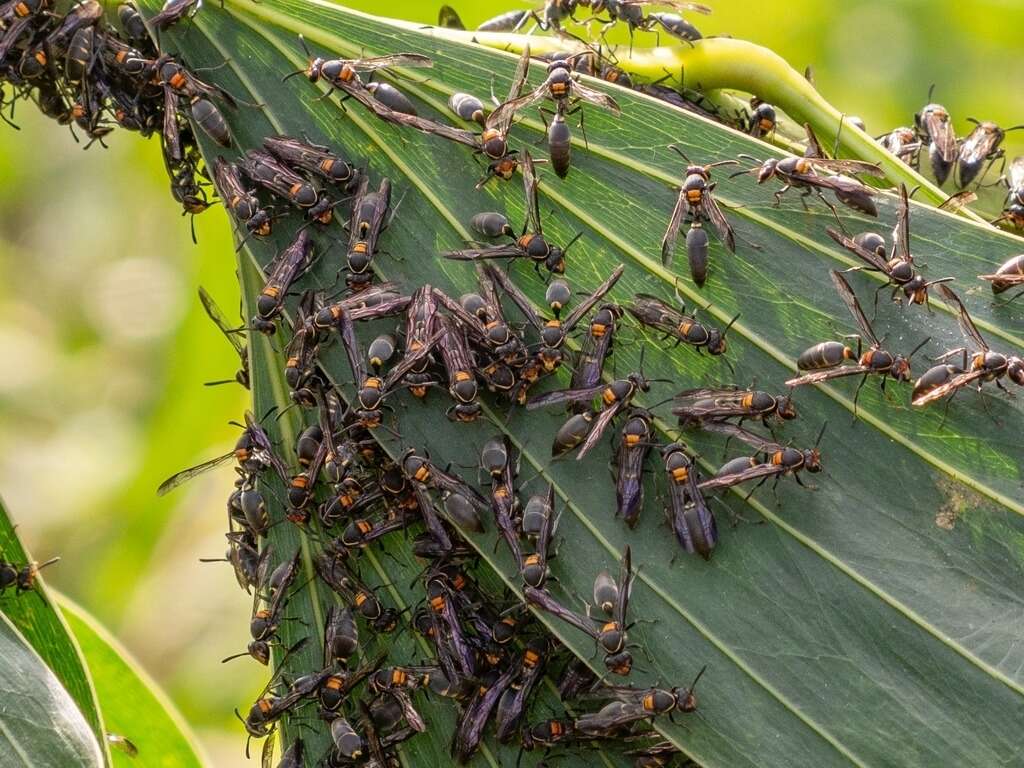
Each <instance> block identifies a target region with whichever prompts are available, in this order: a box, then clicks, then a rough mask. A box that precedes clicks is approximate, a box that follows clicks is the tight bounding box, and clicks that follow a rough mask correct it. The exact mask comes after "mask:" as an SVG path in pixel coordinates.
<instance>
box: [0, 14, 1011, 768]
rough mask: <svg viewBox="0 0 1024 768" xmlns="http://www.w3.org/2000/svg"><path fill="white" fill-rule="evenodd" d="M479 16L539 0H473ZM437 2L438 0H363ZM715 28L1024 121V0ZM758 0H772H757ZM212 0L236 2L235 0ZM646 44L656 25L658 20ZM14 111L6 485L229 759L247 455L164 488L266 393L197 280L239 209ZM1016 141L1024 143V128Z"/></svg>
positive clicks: (857, 79) (39, 550) (898, 94)
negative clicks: (237, 469)
mask: <svg viewBox="0 0 1024 768" xmlns="http://www.w3.org/2000/svg"><path fill="white" fill-rule="evenodd" d="M450 4H451V5H452V6H454V7H455V8H456V9H457V10H458V11H459V13H460V14H461V15H462V17H463V19H464V20H465V21H466V22H467V25H471V26H475V25H476V24H477V23H479V22H480V21H482V20H483V19H485V18H488V17H489V16H492V15H494V14H495V13H497V12H499V11H501V10H506V9H513V8H529V7H531V4H529V3H515V2H497V3H496V2H494V0H486V2H480V1H479V0H477V1H475V2H474V1H471V0H461V1H460V0H454V1H453V2H451V3H450ZM348 5H350V6H352V7H355V8H358V9H360V10H363V11H367V12H373V13H380V14H384V15H392V16H398V17H402V18H407V19H410V20H415V21H421V22H424V23H430V22H432V21H434V20H436V18H437V9H438V7H439V6H440V3H439V2H432V1H430V2H428V1H425V0H389V1H388V2H383V1H382V0H376V1H373V0H356V1H354V2H350V3H348ZM712 5H713V7H714V14H713V15H712V16H710V17H707V18H700V17H698V18H696V19H694V21H696V22H697V24H698V26H699V27H700V29H701V30H702V31H703V32H704V34H705V35H716V34H718V35H731V36H734V37H739V38H745V39H749V40H753V41H755V42H758V43H761V44H763V45H766V46H768V47H771V48H773V49H774V50H776V51H777V52H778V53H780V54H782V55H783V56H784V57H785V58H786V59H788V60H789V61H790V63H792V64H793V66H794V67H796V68H797V69H799V70H803V68H804V67H805V66H806V65H808V64H810V65H813V67H814V72H815V78H816V83H817V86H818V88H819V90H820V91H821V92H822V93H823V94H824V95H825V97H826V98H827V99H829V100H830V101H831V102H832V103H833V104H835V105H836V106H837V107H838V108H839V109H841V110H843V111H845V112H847V113H849V114H857V115H859V116H861V117H862V118H863V119H864V120H865V121H866V123H867V126H868V130H869V132H871V133H873V134H879V133H882V132H884V131H886V130H888V129H889V128H891V127H894V126H897V125H907V124H911V123H912V120H913V113H914V111H915V110H917V109H918V108H920V107H921V106H922V105H923V103H924V101H925V99H926V96H927V92H928V86H929V85H930V84H931V83H935V84H936V99H937V100H939V101H941V102H942V103H943V104H945V105H946V107H947V108H948V109H949V110H950V112H951V114H952V115H953V118H954V121H955V123H956V126H957V128H958V132H960V133H966V130H967V128H968V127H969V125H968V123H967V122H966V118H967V117H968V116H972V117H977V118H979V119H990V120H994V121H996V122H997V123H999V124H1001V125H1004V126H1008V125H1014V124H1017V123H1024V89H1021V87H1020V83H1022V82H1024V58H1022V57H1021V56H1020V55H1019V54H1020V51H1021V46H1020V31H1021V30H1022V29H1024V4H1022V3H1020V2H1016V1H1015V0H1006V1H1005V2H995V1H993V2H972V3H964V2H962V1H957V0H918V1H916V2H915V1H914V0H864V1H862V2H857V0H843V2H821V1H820V0H765V1H763V2H760V3H757V4H753V3H750V2H748V0H717V1H714V0H713V2H712ZM755 9H756V13H755V12H752V11H753V10H755ZM204 12H212V13H215V12H217V9H216V3H212V4H209V8H208V10H207V11H204ZM636 44H637V45H638V46H644V45H653V44H654V36H653V34H645V33H638V36H637V41H636ZM16 122H17V123H18V124H19V125H20V126H21V130H20V131H14V130H12V129H10V128H9V127H7V126H4V125H0V135H2V142H0V179H3V184H2V185H0V210H3V212H4V214H3V216H2V217H0V283H2V285H4V286H6V288H5V290H4V292H3V294H2V296H0V359H3V360H5V361H6V363H5V371H6V372H5V373H4V374H3V375H0V493H2V494H3V496H4V497H5V499H6V501H7V503H8V506H9V508H10V509H11V511H12V513H13V515H14V517H15V519H16V521H17V522H18V523H19V524H20V528H19V531H20V532H21V535H22V536H23V537H24V539H25V540H26V542H27V544H28V546H29V547H30V548H31V550H32V551H33V552H34V554H35V556H36V557H38V558H40V559H41V558H43V557H49V556H51V555H53V554H60V555H62V557H63V560H62V561H61V563H60V565H59V566H58V567H56V568H53V569H50V570H49V571H48V572H47V577H48V578H49V579H50V580H51V581H52V582H53V583H55V584H56V585H57V586H58V587H59V588H60V589H62V590H64V591H65V592H67V593H68V594H70V595H71V596H72V597H73V598H74V599H75V600H77V601H79V602H80V603H81V604H83V605H84V606H85V607H87V608H88V609H89V610H91V611H92V612H93V613H94V614H96V615H97V616H98V617H99V618H100V619H101V620H102V621H103V622H105V623H106V624H107V625H108V626H109V627H110V628H111V630H112V631H113V632H114V633H115V634H116V635H117V636H118V637H119V638H120V639H121V640H122V641H123V642H124V643H125V644H126V645H127V646H128V647H129V648H130V649H131V650H132V651H133V652H134V653H135V654H136V656H137V657H138V658H139V659H140V660H141V661H142V663H143V664H144V665H145V666H146V668H147V669H148V670H149V672H150V673H151V674H152V675H153V676H154V677H156V678H157V679H158V680H159V681H160V682H161V683H162V684H163V685H164V686H165V688H166V689H167V691H168V692H169V694H170V695H171V697H172V698H173V700H174V701H175V702H176V703H177V704H178V706H179V707H180V708H181V710H182V711H183V713H184V715H185V717H186V718H187V719H188V721H189V722H190V723H191V724H192V726H193V727H194V728H195V729H196V731H197V732H198V734H199V736H200V738H201V739H202V741H203V742H204V744H205V746H206V748H207V750H208V752H209V754H211V755H212V757H213V760H214V764H215V765H217V766H233V765H242V764H245V763H246V761H245V759H244V756H243V754H242V746H243V738H242V731H241V727H240V726H239V724H238V723H237V722H236V721H235V720H234V716H233V715H232V708H233V707H235V706H241V705H243V704H244V703H245V701H246V700H247V699H250V700H251V698H252V697H253V695H254V694H255V692H256V691H257V690H258V689H259V688H260V687H261V685H262V682H263V678H264V677H265V675H264V674H263V671H262V670H261V669H258V668H256V665H254V664H252V663H251V662H249V663H247V662H246V661H242V660H239V661H236V662H233V663H230V664H226V665H222V664H221V663H220V661H219V660H220V658H221V657H223V656H226V655H228V654H229V653H233V652H236V651H239V650H242V649H244V646H245V644H246V642H247V639H248V632H247V618H248V611H249V605H248V603H247V601H246V599H245V598H244V597H243V596H242V595H241V593H240V592H238V589H237V586H236V584H235V581H234V578H233V577H232V575H231V573H230V571H229V569H228V567H227V566H226V565H217V564H200V563H198V562H197V559H198V558H199V557H216V556H219V554H220V553H222V552H223V550H224V539H223V533H222V530H223V529H224V522H225V508H224V502H225V499H226V496H227V493H228V491H229V489H230V486H231V481H232V473H231V469H230V466H228V467H226V468H225V469H224V470H223V471H218V472H214V473H210V474H208V475H206V476H204V477H203V478H201V479H199V480H197V481H195V482H193V483H191V484H189V485H188V486H186V487H184V488H182V489H181V490H179V491H177V492H175V493H174V494H173V495H171V496H169V497H166V498H162V499H158V498H156V496H155V494H154V489H155V488H156V486H157V484H158V483H159V482H160V481H161V480H162V479H163V478H164V477H166V476H167V475H168V474H170V473H171V472H173V471H175V470H177V469H179V468H181V467H184V466H187V465H189V464H190V463H195V462H197V461H199V460H202V459H203V458H206V457H209V456H212V455H216V454H218V453H222V452H224V451H226V450H228V449H229V448H230V447H231V445H232V443H233V439H234V435H235V429H234V428H233V427H231V426H229V425H228V424H227V421H228V420H229V419H231V418H237V417H238V416H240V414H241V412H242V410H243V409H244V407H245V396H246V393H245V392H244V391H242V390H241V389H240V388H239V387H237V386H234V385H232V386H222V387H204V386H203V383H204V382H205V381H208V380H211V379H222V378H230V377H231V376H232V375H233V373H234V371H235V369H236V367H237V358H235V357H234V353H233V351H232V349H231V348H230V347H229V346H228V344H227V342H226V341H225V340H224V339H223V338H221V337H220V336H219V334H218V333H217V332H216V330H215V329H214V328H213V326H212V325H211V324H210V323H209V322H208V321H207V320H206V318H205V316H204V315H203V314H202V310H201V308H200V306H199V303H198V300H197V299H196V287H197V286H198V285H200V284H202V285H204V286H206V287H207V288H208V289H209V290H210V291H211V292H212V293H213V295H214V296H215V297H216V298H217V300H218V301H219V302H220V303H221V304H222V306H223V307H224V308H225V310H226V311H227V312H228V313H229V314H230V315H231V316H234V314H235V312H236V308H237V306H238V293H237V287H236V285H235V281H234V266H235V257H234V253H233V249H232V244H231V240H230V233H229V229H228V225H227V220H226V218H225V216H224V213H223V212H222V211H221V210H219V209H211V210H210V211H208V212H207V213H205V214H204V215H202V216H200V217H199V218H197V220H196V231H197V234H198V238H199V246H198V247H194V246H193V245H192V243H191V239H190V234H189V224H188V220H187V219H183V218H181V217H180V215H179V209H178V207H177V205H176V204H175V203H174V202H173V201H172V200H171V198H170V196H169V194H167V192H168V190H167V181H166V177H165V175H164V170H163V166H162V163H161V159H160V153H159V147H158V145H157V142H156V141H155V140H153V141H148V142H146V141H141V140H139V139H138V138H137V137H135V136H132V135H128V134H123V133H117V134H115V135H114V136H113V137H111V139H110V141H109V144H110V148H109V149H108V150H104V149H103V148H102V147H100V146H98V145H97V146H93V147H92V148H90V149H89V150H88V151H86V152H83V151H82V147H81V145H76V144H75V142H74V141H73V140H72V138H71V136H70V134H69V133H68V131H67V129H66V128H61V127H59V126H57V125H56V124H53V123H50V122H47V121H44V120H42V119H41V118H39V117H38V115H36V114H35V113H34V111H33V108H31V107H30V106H29V105H26V104H19V105H18V113H17V114H16ZM1006 148H1007V155H1008V156H1009V157H1013V156H1016V155H1019V154H1024V132H1020V133H1011V134H1009V136H1008V140H1007V142H1006Z"/></svg>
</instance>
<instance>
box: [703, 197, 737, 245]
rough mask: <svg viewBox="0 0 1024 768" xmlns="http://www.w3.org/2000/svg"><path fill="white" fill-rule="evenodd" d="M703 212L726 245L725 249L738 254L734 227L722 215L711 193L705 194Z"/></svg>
mask: <svg viewBox="0 0 1024 768" xmlns="http://www.w3.org/2000/svg"><path fill="white" fill-rule="evenodd" d="M701 210H702V211H703V212H704V215H706V216H707V217H708V220H709V221H710V222H711V223H712V225H714V227H715V230H716V231H717V232H718V236H719V237H720V238H722V242H723V243H725V247H726V248H728V249H729V250H730V251H732V252H733V253H735V252H736V235H735V234H734V233H733V231H732V225H731V224H730V223H729V221H728V220H727V219H726V218H725V214H724V213H722V209H721V207H719V205H718V201H717V200H715V198H714V197H713V196H712V194H711V193H710V192H705V193H704V199H703V201H702V202H701Z"/></svg>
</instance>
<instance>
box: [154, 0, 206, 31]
mask: <svg viewBox="0 0 1024 768" xmlns="http://www.w3.org/2000/svg"><path fill="white" fill-rule="evenodd" d="M202 7H203V0H167V2H165V3H164V7H163V8H162V9H161V10H160V12H159V13H158V14H156V15H155V16H154V17H153V18H152V19H150V20H149V23H150V24H152V25H153V27H154V28H156V29H159V30H161V31H162V30H165V29H167V28H168V27H171V26H173V25H174V24H177V23H178V22H179V21H181V20H182V19H184V18H185V17H186V16H188V17H190V18H191V17H192V16H195V15H196V14H197V13H198V12H199V9H200V8H202Z"/></svg>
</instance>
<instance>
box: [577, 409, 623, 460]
mask: <svg viewBox="0 0 1024 768" xmlns="http://www.w3.org/2000/svg"><path fill="white" fill-rule="evenodd" d="M622 407H623V402H622V401H621V400H620V401H619V402H617V403H615V404H613V405H610V406H608V407H607V408H605V409H604V410H602V411H601V412H600V413H599V414H598V415H597V418H596V419H594V423H593V424H591V425H590V432H588V433H587V439H586V440H584V441H583V444H582V445H581V446H580V449H579V452H578V453H577V454H576V460H577V461H579V460H580V459H582V458H583V457H584V456H586V455H587V453H588V452H589V451H590V449H591V448H593V447H594V446H595V445H597V441H598V440H600V439H601V435H602V434H604V431H605V429H607V428H608V425H609V424H611V423H612V419H614V418H615V415H616V414H617V413H619V411H621V410H622Z"/></svg>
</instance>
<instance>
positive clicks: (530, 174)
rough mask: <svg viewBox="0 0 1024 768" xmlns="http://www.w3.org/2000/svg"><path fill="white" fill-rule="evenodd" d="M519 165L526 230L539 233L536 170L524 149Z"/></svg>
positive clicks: (540, 232) (540, 231)
mask: <svg viewBox="0 0 1024 768" xmlns="http://www.w3.org/2000/svg"><path fill="white" fill-rule="evenodd" d="M519 167H520V169H521V171H522V173H523V194H524V195H525V199H526V231H527V232H530V233H532V234H538V235H539V234H542V230H541V227H540V208H539V205H538V202H537V172H536V170H534V167H533V158H532V157H531V156H530V153H529V152H528V151H527V150H525V149H524V150H523V153H522V155H521V156H520V158H519Z"/></svg>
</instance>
